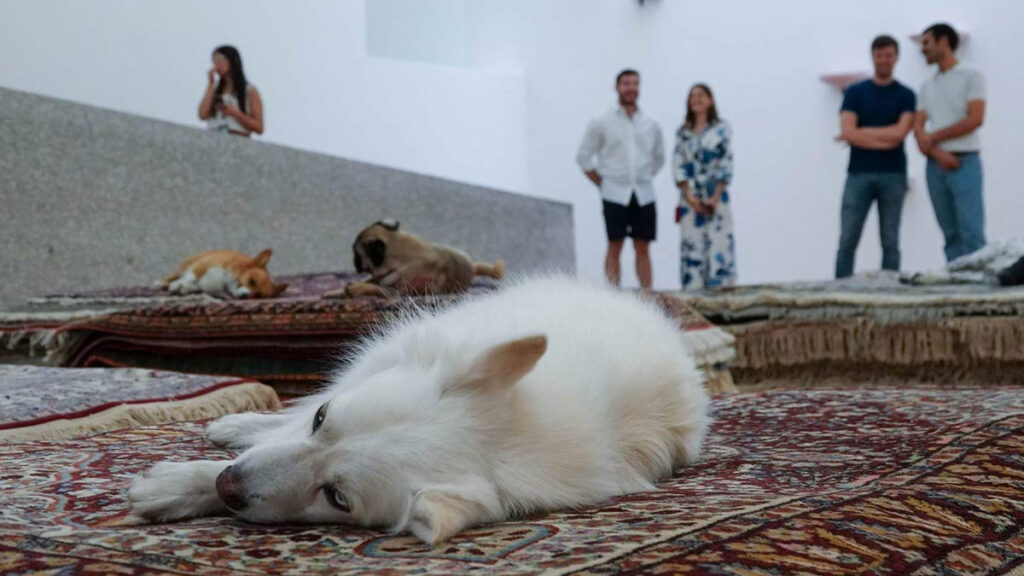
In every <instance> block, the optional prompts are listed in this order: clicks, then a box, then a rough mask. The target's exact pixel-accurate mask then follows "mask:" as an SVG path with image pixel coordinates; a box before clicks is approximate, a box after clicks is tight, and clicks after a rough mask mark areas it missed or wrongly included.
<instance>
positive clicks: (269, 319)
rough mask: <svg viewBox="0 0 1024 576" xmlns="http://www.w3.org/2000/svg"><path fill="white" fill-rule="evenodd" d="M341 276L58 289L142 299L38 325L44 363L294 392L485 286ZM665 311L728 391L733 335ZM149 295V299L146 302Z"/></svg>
mask: <svg viewBox="0 0 1024 576" xmlns="http://www.w3.org/2000/svg"><path fill="white" fill-rule="evenodd" d="M361 277H362V276H361V275H357V274H349V273H320V274H305V275H297V276H282V277H279V278H278V279H277V280H276V281H279V282H286V283H288V284H289V287H288V290H287V291H286V292H285V294H284V296H283V297H281V298H274V299H264V300H217V299H213V298H208V297H206V298H204V299H203V300H200V301H195V300H186V301H181V302H176V301H174V300H173V299H171V300H168V299H167V297H166V295H163V296H161V295H160V294H161V293H160V292H159V291H157V290H155V289H152V288H140V287H133V288H120V289H111V290H100V291H93V292H87V293H82V294H80V295H67V294H65V295H59V296H56V297H54V298H55V299H57V300H55V301H59V302H64V303H69V302H78V303H84V302H92V303H96V305H100V304H102V303H103V302H107V301H108V300H109V299H112V298H113V299H118V298H120V299H122V300H138V301H140V302H142V301H145V302H147V303H146V305H143V306H139V307H136V308H131V309H125V310H117V311H113V312H110V313H106V314H101V315H98V316H93V317H88V318H84V319H80V320H76V321H73V322H68V323H64V324H60V325H59V326H58V327H56V328H54V329H51V330H49V331H48V332H47V334H48V336H47V338H49V339H50V341H51V342H52V343H53V346H52V347H51V348H50V350H49V353H48V356H47V360H48V362H49V363H51V364H57V365H63V366H86V367H88V366H102V367H140V368H151V369H161V370H174V371H181V372H190V373H195V374H222V375H231V376H238V377H246V378H253V379H258V380H260V381H262V382H267V383H271V384H273V385H275V386H278V387H279V389H282V390H293V391H296V392H298V393H302V392H305V391H308V390H309V389H310V388H311V387H315V386H317V385H319V384H320V383H321V382H322V381H323V379H324V378H325V377H326V374H328V373H329V372H330V371H331V369H333V368H334V367H335V366H336V365H337V363H338V362H339V360H341V359H343V358H344V357H345V355H346V354H347V352H348V350H349V349H350V347H351V346H353V345H354V344H355V343H356V342H357V341H358V339H360V338H361V337H363V336H365V335H367V334H369V333H372V332H373V331H374V330H376V329H378V328H379V327H380V326H381V325H382V324H384V323H387V322H390V321H392V320H394V319H396V318H400V317H402V316H404V315H407V314H410V313H414V312H416V311H422V310H426V311H431V310H440V309H443V308H445V307H447V306H452V305H454V304H457V303H458V302H460V301H461V300H463V299H465V298H473V297H476V296H479V295H482V294H486V293H489V292H491V291H493V290H494V289H496V288H497V286H498V284H497V283H496V282H495V281H493V280H491V279H488V278H478V279H476V280H475V281H474V283H473V285H472V286H471V288H470V290H469V292H468V293H466V294H459V295H434V296H424V297H412V298H410V297H402V298H376V297H362V298H345V299H337V298H323V297H322V296H323V294H324V293H327V292H330V291H334V290H338V289H340V288H343V287H344V286H345V284H347V283H349V282H351V281H353V280H355V279H357V278H361ZM649 297H650V298H653V299H654V300H655V301H656V302H657V303H658V304H659V305H660V306H661V307H662V309H663V310H664V311H665V312H666V314H668V315H669V316H670V317H671V318H673V319H674V320H675V321H676V323H677V324H678V326H679V328H680V330H682V331H683V332H684V335H685V339H686V341H687V343H688V344H689V346H690V348H691V349H692V350H693V352H694V354H695V356H696V358H697V360H698V363H699V364H700V365H701V367H702V368H703V369H704V371H705V372H706V374H707V376H708V386H709V389H711V390H713V391H716V392H717V391H721V392H729V391H734V388H733V385H732V380H731V376H730V373H729V371H728V362H729V361H730V360H731V359H732V357H733V355H734V351H733V341H734V339H733V336H732V335H730V334H728V333H727V332H725V331H724V330H721V329H719V328H718V327H716V326H715V325H714V324H712V323H711V322H709V321H708V320H707V319H706V318H704V317H702V316H701V315H700V314H698V313H696V312H695V311H694V310H693V309H692V308H690V307H689V306H688V305H687V304H685V303H684V302H682V301H681V300H679V299H678V298H676V297H675V296H673V295H671V294H668V293H658V294H652V295H650V296H649ZM150 298H157V300H147V299H150Z"/></svg>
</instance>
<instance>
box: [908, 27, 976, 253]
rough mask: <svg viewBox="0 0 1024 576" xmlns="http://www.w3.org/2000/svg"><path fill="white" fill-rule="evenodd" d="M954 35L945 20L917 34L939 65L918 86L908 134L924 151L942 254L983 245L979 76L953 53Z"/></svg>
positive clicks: (957, 40)
mask: <svg viewBox="0 0 1024 576" xmlns="http://www.w3.org/2000/svg"><path fill="white" fill-rule="evenodd" d="M959 44H960V36H959V35H958V34H957V33H956V30H954V29H953V28H952V27H951V26H950V25H948V24H934V25H932V26H930V27H929V28H928V29H927V30H925V31H924V34H923V35H922V36H921V52H922V53H923V54H924V57H925V59H926V60H927V61H928V63H929V64H938V66H939V70H938V72H937V73H936V74H935V76H933V77H932V78H930V79H928V80H927V81H926V82H925V83H924V85H923V86H922V87H921V94H920V97H919V98H918V101H917V102H918V107H917V115H916V117H915V120H914V136H915V137H916V138H917V145H918V148H920V150H921V153H922V154H924V155H926V156H928V166H927V171H926V175H927V178H928V193H929V195H930V196H931V199H932V207H933V208H934V209H935V218H936V219H937V220H938V221H939V228H941V229H942V234H943V236H945V239H946V247H945V252H946V260H947V261H949V260H953V259H955V258H958V257H960V256H963V255H964V254H970V253H971V252H974V251H975V250H978V249H979V248H981V247H982V246H984V245H985V205H984V202H983V201H982V193H981V191H982V171H981V156H980V152H981V139H980V138H979V137H978V128H979V127H980V126H981V124H982V123H983V122H984V120H985V79H984V77H983V76H982V75H981V72H979V71H977V70H975V69H973V68H968V67H966V66H964V65H963V64H961V63H960V62H959V61H958V60H957V58H956V56H955V55H954V53H955V52H956V48H957V46H958V45H959Z"/></svg>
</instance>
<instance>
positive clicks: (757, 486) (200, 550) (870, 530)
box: [0, 388, 1024, 576]
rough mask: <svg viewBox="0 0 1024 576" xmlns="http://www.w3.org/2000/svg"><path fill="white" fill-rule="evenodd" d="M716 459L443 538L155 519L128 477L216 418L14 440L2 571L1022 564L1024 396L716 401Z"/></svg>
mask: <svg viewBox="0 0 1024 576" xmlns="http://www.w3.org/2000/svg"><path fill="white" fill-rule="evenodd" d="M713 411H714V416H715V423H714V425H713V428H712V431H711V434H710V435H709V437H708V440H707V443H706V446H705V451H704V454H703V456H702V457H701V459H700V460H699V461H698V462H697V463H696V464H695V465H693V466H690V467H687V468H684V469H682V470H680V471H679V472H678V473H677V475H676V476H675V477H674V478H672V479H670V480H668V481H666V482H664V483H661V484H660V485H659V486H658V490H657V491H656V492H650V493H643V494H634V495H629V496H623V497H619V498H615V499H612V500H610V501H607V502H604V503H601V504H599V505H596V506H591V507H586V508H581V509H576V510H569V511H562V512H555V513H550V514H539V515H534V516H530V517H525V518H520V519H517V520H513V521H509V522H505V523H501V524H497V525H492V526H483V527H477V528H473V529H470V530H467V531H466V532H464V533H462V534H460V535H458V536H457V537H456V538H454V539H453V540H452V541H450V542H448V543H445V544H442V545H439V546H437V547H434V548H430V547H427V546H425V545H423V544H420V543H418V541H416V540H414V539H413V538H412V537H410V536H409V535H406V534H396V535H391V534H385V533H380V532H371V531H367V530H360V529H354V528H349V527H343V526H307V525H292V526H260V525H253V524H246V523H243V522H240V521H238V520H235V519H233V518H230V517H227V516H223V517H215V518H206V519H198V520H192V521H188V522H181V523H174V524H141V523H138V521H137V520H135V519H133V518H132V517H131V516H130V513H129V510H128V507H127V505H126V502H125V490H126V489H127V487H128V484H129V482H130V479H131V478H132V477H133V476H134V475H136V474H138V473H140V472H142V471H144V470H145V469H147V468H148V467H149V466H150V465H152V464H153V463H154V462H157V461H161V460H176V461H183V460H192V459H206V458H209V459H221V458H224V457H225V456H227V455H228V454H227V453H226V452H225V451H223V450H220V449H216V448H214V447H212V446H211V445H210V444H209V443H208V442H207V441H206V440H205V439H204V438H203V436H202V432H203V428H202V423H198V422H195V423H177V424H168V425H161V426H152V427H140V428H135V429H131V430H119V431H115V432H109V433H104V434H99V435H96V436H93V437H91V438H88V439H85V440H71V441H66V442H61V443H54V442H26V443H20V444H0V498H2V500H3V502H4V506H3V507H2V508H0V572H3V573H5V574H11V573H26V572H43V571H46V572H53V573H58V572H59V573H67V574H71V573H76V574H77V573H89V572H108V573H132V574H157V573H159V574H202V575H226V574H243V573H249V574H289V575H290V574H295V575H299V574H317V573H330V574H359V573H365V574H492V573H498V574H627V573H629V574H636V573H644V574H751V575H753V574H804V575H811V574H823V575H829V576H834V575H840V574H914V575H921V576H925V575H933V574H1013V573H1020V571H1021V569H1022V566H1024V473H1022V470H1024V460H1022V454H1024V390H1021V389H1020V388H986V389H965V390H942V389H925V388H918V389H884V390H863V391H823V390H816V391H815V390H812V391H785V392H769V393H758V394H739V395H731V396H722V397H717V398H716V399H715V400H714V402H713Z"/></svg>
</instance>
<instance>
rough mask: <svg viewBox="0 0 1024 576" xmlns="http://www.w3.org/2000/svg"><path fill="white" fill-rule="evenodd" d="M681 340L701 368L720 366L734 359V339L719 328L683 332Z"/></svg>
mask: <svg viewBox="0 0 1024 576" xmlns="http://www.w3.org/2000/svg"><path fill="white" fill-rule="evenodd" d="M683 339H684V340H685V341H686V343H687V344H688V345H689V346H690V350H692V351H693V355H694V358H695V359H696V360H697V364H699V365H701V366H714V365H716V364H722V363H725V362H729V361H731V360H732V359H733V358H735V357H736V349H735V344H736V337H735V336H733V335H732V334H730V333H728V332H726V331H725V330H722V329H721V328H718V327H715V328H709V329H705V330H691V331H689V332H683Z"/></svg>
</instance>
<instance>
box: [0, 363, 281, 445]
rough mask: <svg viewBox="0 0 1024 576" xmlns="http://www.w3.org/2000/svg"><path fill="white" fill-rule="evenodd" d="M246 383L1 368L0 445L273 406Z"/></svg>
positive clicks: (264, 392) (143, 373)
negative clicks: (0, 443)
mask: <svg viewBox="0 0 1024 576" xmlns="http://www.w3.org/2000/svg"><path fill="white" fill-rule="evenodd" d="M279 407H280V402H279V401H278V398H277V394H275V393H274V390H273V389H271V388H270V387H268V386H265V385H263V384H260V383H258V382H253V381H249V380H237V379H225V378H218V377H210V376H194V375H189V374H178V373H175V372H158V371H152V370H120V369H105V368H91V369H89V368H82V369H70V368H44V367H38V366H0V442H20V441H25V440H61V439H68V438H76V437H80V436H87V435H90V434H95V433H98V432H103V431H106V430H114V429H118V428H129V427H134V426H140V425H146V424H160V423H166V422H180V421H186V420H196V419H199V418H212V417H216V416H222V415H224V414H231V413H235V412H247V411H251V410H270V409H274V408H279Z"/></svg>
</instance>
